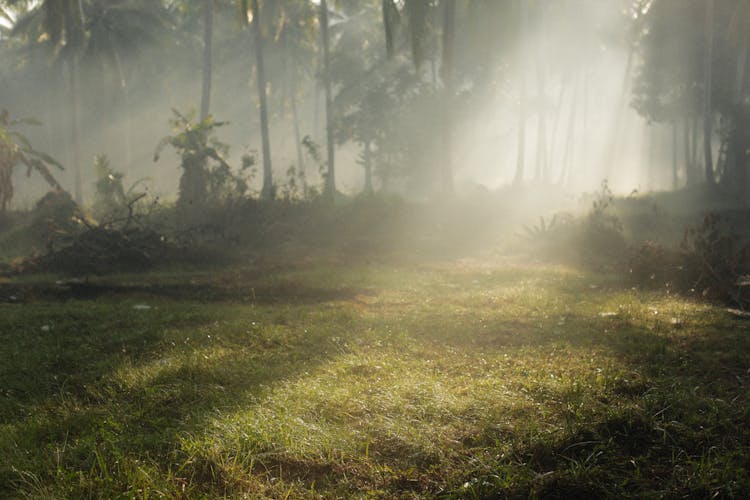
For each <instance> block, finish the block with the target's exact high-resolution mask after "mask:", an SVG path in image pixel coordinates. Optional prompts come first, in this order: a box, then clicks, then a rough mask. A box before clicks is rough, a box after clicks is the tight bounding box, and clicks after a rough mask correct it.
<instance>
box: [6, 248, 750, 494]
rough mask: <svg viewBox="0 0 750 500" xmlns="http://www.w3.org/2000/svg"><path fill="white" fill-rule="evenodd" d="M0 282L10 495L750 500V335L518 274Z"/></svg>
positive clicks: (606, 292)
mask: <svg viewBox="0 0 750 500" xmlns="http://www.w3.org/2000/svg"><path fill="white" fill-rule="evenodd" d="M55 279H56V278H54V277H41V278H36V279H34V280H32V281H26V282H6V283H2V284H1V285H0V497H3V498H5V497H10V498H15V497H32V498H52V497H56V498H92V497H93V498H118V497H125V498H158V497H169V498H180V497H184V498H200V497H209V498H214V497H224V496H226V497H232V498H263V497H268V498H352V497H374V498H436V497H437V498H492V497H499V498H505V497H518V498H526V497H542V498H556V497H557V498H586V497H593V498H599V497H607V496H609V497H623V496H633V497H644V496H646V497H649V496H653V497H655V496H666V497H684V496H687V497H693V498H703V497H705V498H710V497H714V496H719V497H737V498H741V497H745V498H747V497H748V496H750V476H749V475H748V471H750V448H749V447H750V403H749V402H748V396H750V392H749V391H748V383H749V382H750V323H748V322H746V321H742V320H738V319H734V318H733V317H731V316H730V315H728V314H727V313H726V312H725V311H724V310H723V309H722V308H720V307H713V306H710V305H706V304H702V303H696V302H693V301H689V300H685V299H682V298H679V297H675V296H668V295H664V294H659V293H655V292H642V291H635V290H632V289H630V288H629V287H628V286H625V285H623V284H622V283H620V282H618V281H617V280H616V279H615V278H608V277H606V276H604V277H603V276H601V275H599V276H596V275H590V274H586V273H583V272H581V271H576V270H572V269H568V268H564V267H554V266H542V265H537V264H525V263H523V262H519V261H512V260H486V261H480V260H462V261H453V262H434V263H418V264H417V263H409V262H388V263H376V262H370V263H364V262H363V263H351V262H350V263H345V264H344V263H338V262H320V261H317V262H312V261H311V262H308V263H297V264H294V265H283V264H281V263H277V264H274V263H268V262H266V263H256V264H253V265H247V266H245V267H234V268H232V269H224V270H209V271H195V272H192V273H189V274H184V273H180V274H168V273H163V274H152V275H147V276H115V277H108V278H106V279H105V278H102V279H98V280H92V281H90V282H87V283H79V282H74V283H67V282H66V283H57V284H56V283H55V281H54V280H55Z"/></svg>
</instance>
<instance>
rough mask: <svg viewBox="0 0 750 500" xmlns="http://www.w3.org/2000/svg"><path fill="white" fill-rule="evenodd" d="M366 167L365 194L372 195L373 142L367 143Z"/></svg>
mask: <svg viewBox="0 0 750 500" xmlns="http://www.w3.org/2000/svg"><path fill="white" fill-rule="evenodd" d="M364 167H365V187H364V192H365V194H372V191H373V189H372V146H371V141H366V142H365V151H364Z"/></svg>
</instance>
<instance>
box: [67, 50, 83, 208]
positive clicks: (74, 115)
mask: <svg viewBox="0 0 750 500" xmlns="http://www.w3.org/2000/svg"><path fill="white" fill-rule="evenodd" d="M69 69H70V75H69V77H70V97H71V99H70V122H71V123H70V143H71V149H72V158H71V162H72V163H73V199H74V200H75V202H76V203H77V204H78V205H82V204H83V186H82V183H81V144H80V124H79V119H78V117H79V115H80V108H81V102H80V88H79V82H78V76H79V75H78V56H77V55H73V56H72V57H71V58H70V68H69Z"/></svg>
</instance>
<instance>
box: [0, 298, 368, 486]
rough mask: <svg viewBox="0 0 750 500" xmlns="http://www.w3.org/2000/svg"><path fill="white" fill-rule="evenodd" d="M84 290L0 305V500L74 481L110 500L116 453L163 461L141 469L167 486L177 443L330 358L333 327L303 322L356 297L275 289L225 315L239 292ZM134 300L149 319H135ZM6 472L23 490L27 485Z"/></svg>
mask: <svg viewBox="0 0 750 500" xmlns="http://www.w3.org/2000/svg"><path fill="white" fill-rule="evenodd" d="M85 290H86V293H85V294H81V293H78V292H76V293H75V294H74V296H75V297H76V298H80V297H81V296H87V297H98V298H99V299H102V300H73V301H66V302H63V301H60V300H54V301H52V302H35V301H31V302H28V303H26V304H14V305H8V304H6V305H2V304H0V360H2V362H0V427H2V428H3V429H4V434H5V435H4V437H0V454H3V455H5V459H4V460H0V496H3V495H6V494H7V495H10V494H17V493H18V491H19V490H22V491H25V490H23V488H26V490H28V489H29V488H30V489H31V490H34V489H35V488H37V486H39V485H52V484H55V482H56V481H58V482H59V480H60V479H61V477H68V476H70V477H72V476H75V475H76V474H81V473H83V474H85V475H86V476H87V477H89V480H90V481H94V480H101V481H104V482H105V483H106V482H107V481H109V482H111V484H109V485H107V484H103V485H98V486H96V487H95V488H94V491H98V492H100V493H101V494H105V493H106V492H109V493H112V494H114V493H117V492H120V493H121V492H123V491H125V490H126V489H127V488H128V487H129V485H128V481H129V480H130V479H132V476H131V478H130V479H129V478H128V474H125V473H123V474H120V473H119V472H118V467H123V464H124V463H125V462H126V461H127V460H125V459H124V455H128V454H131V458H132V457H171V458H170V459H169V460H171V461H172V463H159V464H156V465H154V467H157V468H158V469H160V470H161V474H162V475H164V476H165V477H167V476H169V474H168V473H167V472H166V471H168V470H170V469H173V468H177V467H179V466H180V463H181V462H183V461H185V460H186V458H185V457H182V456H179V455H180V453H181V452H180V451H179V450H180V446H181V442H180V437H181V436H183V435H185V434H186V433H191V432H196V433H200V432H202V431H203V430H205V427H206V425H207V422H208V421H209V420H210V419H211V418H213V417H215V416H216V415H217V412H222V411H227V410H231V409H233V408H239V407H241V406H243V405H244V404H248V402H249V401H252V400H253V398H255V397H257V396H258V395H259V394H260V393H262V392H263V391H264V390H265V389H267V387H268V386H269V385H272V384H275V383H278V382H280V381H283V380H285V379H287V378H289V377H294V376H295V375H296V374H298V373H300V372H303V371H306V370H311V369H312V368H313V367H314V366H316V365H317V364H319V363H321V362H323V361H324V360H325V359H327V358H328V357H329V356H330V355H332V354H334V353H335V346H334V345H332V344H331V342H330V338H329V337H330V335H331V332H332V331H333V332H335V331H336V330H335V325H332V328H331V330H328V329H326V328H324V327H320V328H316V329H311V331H308V330H307V329H306V325H307V321H306V318H307V317H308V315H309V314H311V313H313V312H315V311H316V310H319V309H320V307H322V304H324V303H327V302H329V301H332V300H337V299H343V298H348V297H350V296H352V295H354V294H355V292H354V291H350V290H330V289H321V290H317V289H312V288H310V287H302V286H298V285H296V284H287V285H283V284H282V285H278V286H274V287H269V288H265V289H259V290H255V291H254V293H255V294H254V296H253V295H252V294H251V296H250V299H249V300H250V301H251V304H247V305H238V304H235V305H232V304H231V303H223V304H219V303H214V302H213V301H219V300H228V299H229V300H240V299H238V298H237V294H238V293H239V294H241V293H242V291H243V290H244V289H238V288H237V287H224V288H222V287H213V288H210V287H198V286H183V285H174V286H144V287H125V286H123V287H116V288H114V289H113V288H112V287H97V286H89V287H87V288H86V289H85ZM44 293H46V292H44ZM44 293H42V294H41V296H44ZM66 293H69V291H66ZM36 297H38V296H36V295H35V298H36ZM55 298H56V299H60V298H61V297H55ZM67 298H69V297H67ZM119 298H126V301H123V302H121V301H119V300H117V299H119ZM143 298H147V299H149V300H148V303H149V304H150V305H149V309H146V310H142V309H137V308H136V309H134V307H133V304H134V303H135V300H141V299H143ZM174 298H178V299H182V300H187V301H188V302H181V301H180V302H173V301H172V300H171V299H174ZM198 300H200V301H203V302H206V303H204V304H200V303H198V302H197V301H198ZM189 301H196V302H193V303H191V302H189ZM266 304H270V305H273V306H274V307H266ZM279 306H281V309H280V308H279ZM323 326H325V325H323ZM131 462H132V460H131ZM136 462H137V460H136ZM19 470H20V471H27V473H28V474H30V475H31V477H34V478H35V479H34V480H33V481H31V485H29V483H28V481H27V480H26V479H24V478H28V477H29V475H20V474H19V472H18V471H19ZM85 471H88V474H86V472H85ZM25 474H26V473H25ZM71 475H72V476H71ZM70 477H69V478H68V479H67V480H66V481H67V483H68V484H69V485H70V484H75V482H76V481H75V480H71V479H70ZM66 481H63V483H65V482H66ZM78 482H79V483H81V484H82V485H81V488H82V489H81V490H80V491H78V490H77V491H64V492H63V491H52V492H51V493H50V492H47V493H49V494H53V495H62V496H77V495H85V491H86V490H85V488H86V487H92V486H91V483H88V484H84V483H85V482H84V481H78ZM172 486H174V485H172ZM27 492H28V491H27ZM32 493H33V491H32ZM43 493H44V492H41V491H36V493H35V494H43ZM109 493H107V494H109Z"/></svg>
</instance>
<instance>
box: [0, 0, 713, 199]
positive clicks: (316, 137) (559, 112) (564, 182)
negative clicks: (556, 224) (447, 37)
mask: <svg viewBox="0 0 750 500" xmlns="http://www.w3.org/2000/svg"><path fill="white" fill-rule="evenodd" d="M386 3H389V2H386ZM412 3H413V4H415V5H416V4H418V3H419V2H412ZM83 4H84V6H85V8H84V15H87V16H90V19H89V20H88V21H87V23H88V24H86V26H87V27H88V29H89V31H88V32H87V33H86V34H85V42H84V43H85V47H83V48H82V49H81V55H80V68H78V69H77V70H76V71H80V78H79V80H80V89H79V93H80V96H79V97H78V98H77V99H78V111H77V115H78V118H77V122H78V123H77V126H74V125H73V122H72V118H71V106H73V104H71V100H72V89H71V63H70V60H68V59H66V55H65V54H66V47H68V46H69V45H70V43H71V42H66V41H65V40H64V37H63V39H61V40H58V41H57V42H56V45H55V44H52V43H48V42H46V41H45V40H47V38H45V37H48V35H47V33H46V31H45V30H46V29H47V28H46V24H45V21H44V11H43V9H42V4H41V3H39V2H31V3H25V2H15V3H12V2H11V3H10V5H9V6H8V7H7V8H6V10H7V12H8V13H9V14H8V15H7V16H5V17H4V19H3V21H2V22H3V26H4V29H3V38H2V57H3V60H4V61H8V63H6V64H5V65H3V67H2V69H1V70H0V107H2V108H7V109H8V111H9V112H10V116H11V117H14V118H22V117H30V118H35V119H37V120H39V121H40V122H42V126H40V127H33V128H24V129H23V133H24V134H26V135H27V137H28V138H29V139H30V142H31V143H32V144H33V145H34V147H35V148H36V149H38V150H42V151H45V152H47V153H49V154H50V155H52V156H53V157H54V158H56V159H58V160H59V161H60V162H61V163H62V164H63V165H64V166H65V167H66V169H65V171H64V172H56V173H55V175H56V176H57V177H58V178H59V180H60V182H61V184H62V185H63V187H65V188H66V189H69V190H71V191H73V190H74V172H75V170H76V165H75V163H76V162H77V163H78V168H80V171H81V175H82V190H83V197H84V200H86V199H91V197H92V195H93V189H94V182H95V180H96V179H95V175H94V172H93V167H92V165H93V158H94V156H95V155H100V154H106V155H107V156H108V157H109V159H110V162H111V165H112V167H113V168H114V169H115V170H117V171H119V172H121V173H123V174H124V175H125V180H124V183H125V185H126V187H127V186H128V185H129V184H132V183H133V182H135V181H136V180H138V179H144V178H145V179H148V183H147V184H148V185H149V189H150V191H151V193H153V194H154V195H158V196H159V197H160V198H161V199H163V200H174V199H175V196H176V192H177V187H178V182H179V178H180V175H181V168H180V165H179V158H178V157H177V156H176V155H175V154H174V152H169V151H166V152H165V154H164V155H163V157H162V158H161V159H160V161H159V162H157V163H154V162H153V153H154V149H155V147H156V145H157V143H158V142H159V141H160V139H161V138H162V137H164V136H167V135H169V134H171V133H172V131H171V130H170V125H169V120H170V118H171V117H172V111H171V110H172V109H176V110H179V111H180V112H182V113H187V114H189V113H190V112H191V110H193V112H195V110H197V109H199V108H200V105H201V79H202V71H203V70H204V66H205V61H204V60H203V47H204V39H205V36H204V27H205V26H204V18H203V7H202V6H201V5H199V3H198V2H192V3H191V2H184V3H183V2H176V1H170V2H164V3H163V4H157V3H153V4H150V5H151V6H150V8H148V7H142V10H143V11H144V12H141V13H138V12H137V10H138V8H141V7H139V5H140V4H139V3H138V2H130V4H132V5H130V6H129V7H127V8H126V7H124V6H126V5H129V4H128V2H111V3H110V4H107V2H83ZM334 4H335V6H334ZM108 5H109V8H108V7H107V6H108ZM261 5H262V9H263V10H262V15H261V17H260V20H259V21H260V22H261V23H262V25H261V31H262V37H263V40H264V41H263V50H264V53H265V54H264V58H265V76H266V80H267V83H266V96H267V100H268V108H269V109H268V116H269V130H270V146H271V147H270V154H271V160H272V165H273V181H274V183H275V184H276V185H277V186H281V185H283V184H284V183H285V182H286V181H287V172H288V170H289V168H290V167H292V166H294V167H296V168H297V171H299V170H302V169H304V170H305V174H306V176H307V181H308V182H309V183H310V184H315V185H317V184H320V183H321V182H322V178H321V176H320V173H319V172H320V168H323V167H324V165H322V163H325V162H326V160H327V158H326V155H325V154H324V153H325V151H326V139H327V135H326V123H327V122H326V109H325V97H324V85H323V83H324V82H325V81H326V78H330V80H331V84H332V94H333V95H332V99H333V102H332V115H331V117H329V118H330V120H331V122H332V125H331V127H332V130H333V131H334V133H335V135H336V141H335V142H336V144H335V153H336V163H335V167H336V173H335V175H336V188H337V190H338V191H340V192H342V193H343V194H346V195H355V194H356V193H358V192H360V191H362V190H363V188H364V186H365V171H364V169H363V166H362V161H361V159H362V155H363V151H364V149H365V143H366V142H368V141H369V143H370V144H369V146H368V147H369V148H370V150H371V151H372V152H373V158H374V160H373V161H374V162H375V163H374V164H373V169H374V182H375V188H376V189H381V190H383V191H386V192H394V193H398V194H400V195H403V196H405V197H407V198H409V197H412V198H415V199H424V198H429V197H432V196H434V195H435V194H436V193H439V192H441V189H440V182H439V177H440V174H439V168H438V165H439V164H441V163H444V162H446V161H447V162H448V163H449V164H450V168H451V175H452V178H453V179H454V183H455V189H456V191H457V192H458V193H462V192H464V193H467V192H468V193H471V192H472V191H473V190H475V189H478V188H481V189H485V190H489V191H492V190H496V189H500V188H504V187H508V186H510V185H513V184H515V185H516V186H517V185H520V184H526V185H536V184H546V185H557V186H559V187H560V189H561V190H562V191H564V192H565V193H568V194H570V195H576V194H577V193H581V192H590V191H592V190H596V189H598V187H599V186H600V185H601V183H602V182H603V181H604V180H607V181H608V183H609V186H610V187H611V188H612V189H614V190H615V191H616V192H618V193H622V194H628V193H631V192H634V191H637V192H648V191H652V190H665V189H673V188H676V187H682V186H684V185H685V184H686V183H687V182H688V180H689V179H688V175H687V167H686V158H685V155H684V154H683V151H684V150H686V149H689V147H687V148H686V147H685V146H684V144H683V141H684V138H683V134H682V132H680V133H679V137H678V138H677V139H675V137H673V135H674V134H673V131H672V125H670V123H671V122H670V120H654V119H653V117H651V116H647V115H648V113H646V112H644V111H643V110H642V109H639V110H636V109H635V106H634V105H633V103H634V101H635V100H636V98H635V97H634V89H636V87H637V85H638V79H639V78H643V76H642V75H643V73H644V70H643V68H644V65H645V64H646V63H647V62H648V54H647V53H646V50H647V49H648V46H647V39H648V36H649V28H648V27H649V26H650V25H649V23H653V22H654V21H653V20H651V19H650V16H649V7H650V5H651V2H643V1H642V2H628V1H624V0H623V1H608V2H601V1H593V0H567V1H559V2H542V1H540V2H529V3H526V2H512V1H508V2H462V1H459V2H457V6H456V13H455V20H454V22H455V37H454V44H455V50H453V56H452V57H453V59H454V61H453V62H452V65H453V68H451V72H452V75H454V76H453V77H452V86H453V89H452V93H453V95H452V96H450V98H446V97H445V95H444V94H443V93H442V92H443V89H444V87H445V86H446V80H445V78H446V75H445V68H443V63H444V61H445V51H444V47H443V45H444V43H445V42H444V26H443V22H444V21H443V10H442V8H441V7H440V5H439V3H435V4H434V5H433V4H432V3H426V4H424V5H426V7H425V9H426V10H425V12H423V13H422V14H421V15H422V16H423V17H424V21H423V24H422V25H419V26H421V27H419V28H418V29H419V30H420V31H419V32H418V33H412V32H411V31H410V30H414V26H415V25H416V23H414V22H412V20H411V17H410V15H411V16H412V17H414V16H416V15H417V14H416V13H412V12H411V11H410V10H409V6H408V2H407V3H406V4H405V3H404V2H394V3H390V5H392V6H393V9H395V10H394V12H395V14H394V16H396V21H394V23H393V24H394V27H393V33H394V34H393V43H394V54H393V55H392V56H391V57H390V58H389V57H388V56H387V55H386V53H387V50H386V42H385V33H384V29H383V17H382V16H383V10H382V5H383V3H382V2H381V1H379V0H378V1H366V0H357V1H355V0H349V1H345V2H340V3H334V2H332V5H331V6H329V9H330V12H329V17H330V25H331V35H330V37H331V44H330V45H331V49H330V52H331V66H330V68H329V69H328V72H329V73H328V74H329V76H328V77H326V76H325V74H324V73H325V71H324V67H323V58H322V55H321V49H320V33H319V29H318V28H319V23H320V21H319V18H318V14H319V4H318V3H306V2H270V3H269V2H265V4H264V3H263V2H261ZM415 8H416V7H415ZM118 9H120V10H118ZM415 12H416V11H415ZM97 14H99V15H101V16H102V18H104V19H105V20H111V19H115V20H116V19H117V18H116V16H117V15H118V14H119V15H120V16H121V17H123V18H125V22H123V23H122V25H117V24H116V23H115V24H113V22H114V21H112V22H110V24H106V23H102V25H101V26H100V25H98V24H97V22H98V21H97V18H95V17H93V16H95V15H97ZM107 16H109V17H107ZM128 16H131V17H133V16H141V18H137V17H133V18H134V19H141V22H142V25H141V26H138V27H133V26H132V25H130V24H128V23H130V21H129V20H128ZM239 17H240V16H238V14H237V10H236V6H235V5H234V3H233V2H224V1H217V2H215V17H214V20H213V40H212V61H211V68H212V76H211V92H210V98H211V101H210V113H211V115H212V116H213V117H214V119H215V120H217V121H222V122H228V125H226V126H222V127H220V128H218V129H216V131H215V132H216V135H217V137H218V138H219V139H220V140H221V141H222V142H224V143H226V144H228V145H229V146H230V151H229V154H228V156H227V160H228V161H229V163H230V164H232V165H234V166H235V167H239V164H240V157H241V156H242V155H243V154H246V153H251V154H253V155H254V156H255V160H256V161H255V163H256V167H255V168H256V170H255V172H254V175H253V178H252V181H251V186H252V188H253V190H254V191H255V192H256V193H257V192H259V191H260V189H261V185H262V181H263V179H262V175H263V174H262V170H261V167H260V166H261V164H262V161H261V159H262V154H263V152H262V143H261V126H260V103H259V100H258V92H257V61H256V57H255V55H254V54H255V52H254V50H255V49H254V47H255V45H254V43H255V42H254V38H253V36H252V29H253V23H257V22H258V19H253V16H252V15H250V16H249V19H250V20H251V22H250V23H249V26H243V25H242V23H241V22H240V21H239V19H238V18H239ZM143 19H146V20H147V21H143ZM108 22H109V21H108ZM107 26H109V28H107ZM107 29H109V30H110V31H106V30H107ZM127 29H130V30H131V31H130V32H128V31H127ZM96 30H103V31H104V33H103V34H102V33H99V32H97V31H96ZM101 39H103V40H108V42H107V44H105V43H103V42H102V41H101ZM644 40H645V41H644ZM97 44H98V45H97ZM417 47H418V49H417ZM417 51H420V52H421V54H417ZM420 59H421V60H420ZM378 93H380V94H378ZM373 96H375V97H373ZM378 96H379V97H378ZM368 99H370V101H368ZM373 99H375V100H374V101H373ZM377 99H381V101H378V100H377ZM292 101H294V103H292ZM522 101H523V102H522ZM294 108H296V109H294ZM294 111H296V114H295V113H294ZM441 113H442V114H441ZM446 120H447V121H448V122H450V127H449V128H450V132H449V135H450V140H449V141H448V142H449V143H450V149H449V152H448V153H446V152H445V150H444V146H445V143H446V141H445V140H444V138H443V135H442V134H443V132H444V129H445V127H446V126H445V125H443V123H445V121H446ZM675 123H676V122H675ZM522 124H523V125H522ZM674 126H675V127H676V126H677V125H674ZM521 128H523V134H524V138H523V161H522V162H521V163H522V168H523V172H522V175H521V176H520V177H519V176H518V169H519V162H520V160H519V154H520V153H519V148H520V147H521V146H520V145H519V144H520V141H519V133H521ZM74 129H77V134H78V142H79V144H80V145H79V149H80V151H76V149H77V148H76V146H75V140H74V138H73V133H74ZM305 137H309V138H311V139H312V141H313V142H314V144H316V145H317V146H318V147H319V149H320V152H321V153H322V154H323V155H322V160H321V161H320V162H319V163H321V165H317V166H316V165H315V161H313V159H312V158H311V157H310V156H309V151H307V150H305V149H304V148H301V147H300V145H299V144H298V142H299V141H301V139H302V138H305ZM712 147H713V148H714V150H716V151H718V148H719V146H718V141H717V143H714V144H713V146H712ZM389 148H390V149H389ZM300 149H302V150H301V151H300ZM675 151H677V153H676V152H675ZM446 155H448V156H449V160H446V159H445V156H446ZM76 157H77V158H78V160H76ZM300 157H302V160H303V163H304V165H298V164H299V163H300ZM378 162H379V163H378ZM678 170H679V171H678ZM14 183H15V185H16V195H15V197H14V199H13V202H12V203H13V206H14V207H16V208H23V207H29V206H30V205H32V204H33V202H34V200H35V199H37V198H38V197H39V196H40V194H41V193H43V192H44V191H45V190H46V189H47V186H46V185H45V184H44V183H43V181H41V180H40V179H39V178H38V177H34V176H33V175H32V177H31V178H30V179H28V180H27V179H26V178H25V172H22V171H20V170H19V171H16V172H15V173H14Z"/></svg>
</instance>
